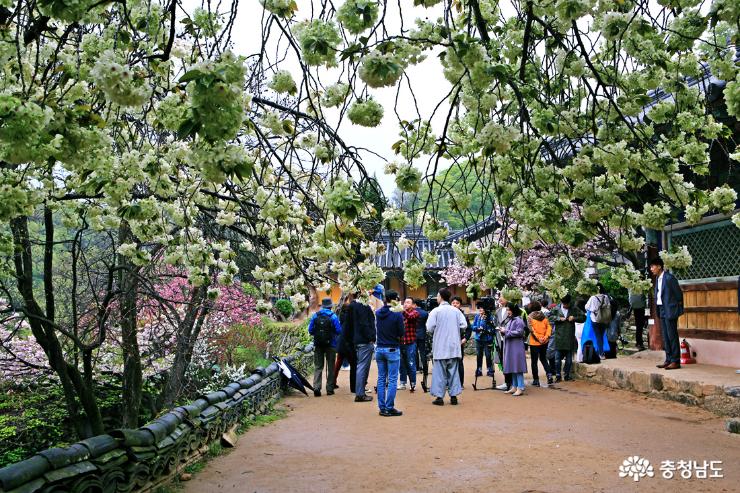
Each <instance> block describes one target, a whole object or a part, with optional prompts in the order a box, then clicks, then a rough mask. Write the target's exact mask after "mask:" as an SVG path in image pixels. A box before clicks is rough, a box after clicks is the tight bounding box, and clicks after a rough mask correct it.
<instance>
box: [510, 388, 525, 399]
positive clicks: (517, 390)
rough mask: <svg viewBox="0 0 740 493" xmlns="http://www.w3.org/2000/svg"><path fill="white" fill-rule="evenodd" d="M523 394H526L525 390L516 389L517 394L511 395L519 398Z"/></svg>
mask: <svg viewBox="0 0 740 493" xmlns="http://www.w3.org/2000/svg"><path fill="white" fill-rule="evenodd" d="M523 393H524V389H516V392H514V393H513V394H511V395H513V396H514V397H519V396H520V395H522V394H523Z"/></svg>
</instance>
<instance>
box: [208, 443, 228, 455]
mask: <svg viewBox="0 0 740 493" xmlns="http://www.w3.org/2000/svg"><path fill="white" fill-rule="evenodd" d="M223 453H224V448H223V446H221V442H211V444H210V445H209V446H208V452H206V457H208V458H209V459H213V458H214V457H218V456H219V455H223Z"/></svg>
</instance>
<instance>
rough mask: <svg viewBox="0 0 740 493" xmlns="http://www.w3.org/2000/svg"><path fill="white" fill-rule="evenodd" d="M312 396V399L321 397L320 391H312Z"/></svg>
mask: <svg viewBox="0 0 740 493" xmlns="http://www.w3.org/2000/svg"><path fill="white" fill-rule="evenodd" d="M313 396H314V397H321V391H320V390H314V391H313Z"/></svg>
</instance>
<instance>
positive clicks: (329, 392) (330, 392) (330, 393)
mask: <svg viewBox="0 0 740 493" xmlns="http://www.w3.org/2000/svg"><path fill="white" fill-rule="evenodd" d="M326 395H334V391H333V390H327V391H326Z"/></svg>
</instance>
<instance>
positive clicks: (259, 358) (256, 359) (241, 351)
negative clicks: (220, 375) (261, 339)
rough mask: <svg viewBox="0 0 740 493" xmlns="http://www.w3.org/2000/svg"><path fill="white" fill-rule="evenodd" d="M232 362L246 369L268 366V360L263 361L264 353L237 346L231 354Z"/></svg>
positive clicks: (252, 348) (255, 349) (253, 348)
mask: <svg viewBox="0 0 740 493" xmlns="http://www.w3.org/2000/svg"><path fill="white" fill-rule="evenodd" d="M232 362H233V364H234V365H237V366H238V365H244V366H246V367H247V368H250V369H254V368H257V367H258V366H261V367H263V368H264V367H265V366H267V365H269V364H270V360H268V359H265V357H264V351H260V350H259V349H257V348H255V347H244V346H237V347H236V348H234V352H233V353H232Z"/></svg>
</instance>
